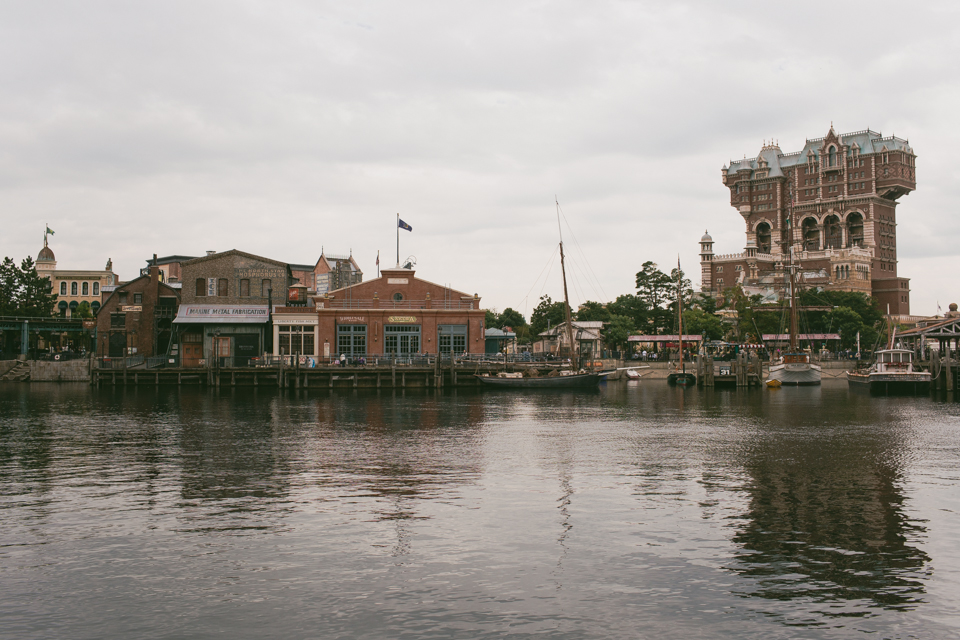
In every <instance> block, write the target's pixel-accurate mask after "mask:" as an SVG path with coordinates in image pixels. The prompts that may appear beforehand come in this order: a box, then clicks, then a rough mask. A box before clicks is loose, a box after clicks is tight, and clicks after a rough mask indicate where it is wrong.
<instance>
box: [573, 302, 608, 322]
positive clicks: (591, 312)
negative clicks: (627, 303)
mask: <svg viewBox="0 0 960 640" xmlns="http://www.w3.org/2000/svg"><path fill="white" fill-rule="evenodd" d="M612 317H613V314H612V313H610V311H608V310H607V309H606V307H604V306H603V305H602V304H600V303H599V302H590V301H589V300H588V301H587V302H584V303H583V304H582V305H580V308H579V309H578V310H577V320H580V321H582V322H586V321H589V320H599V321H600V322H609V321H610V318H612Z"/></svg>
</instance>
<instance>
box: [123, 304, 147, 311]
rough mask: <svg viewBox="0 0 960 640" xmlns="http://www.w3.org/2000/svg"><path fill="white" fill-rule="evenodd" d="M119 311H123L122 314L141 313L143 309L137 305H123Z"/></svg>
mask: <svg viewBox="0 0 960 640" xmlns="http://www.w3.org/2000/svg"><path fill="white" fill-rule="evenodd" d="M120 311H123V312H124V313H128V312H131V311H143V307H142V306H141V305H139V304H131V305H123V306H122V307H120Z"/></svg>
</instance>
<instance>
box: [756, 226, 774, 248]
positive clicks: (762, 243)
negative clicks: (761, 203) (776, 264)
mask: <svg viewBox="0 0 960 640" xmlns="http://www.w3.org/2000/svg"><path fill="white" fill-rule="evenodd" d="M770 248H771V245H770V225H769V224H768V223H766V222H761V223H760V224H758V225H757V251H759V252H760V253H770Z"/></svg>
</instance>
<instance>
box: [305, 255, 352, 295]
mask: <svg viewBox="0 0 960 640" xmlns="http://www.w3.org/2000/svg"><path fill="white" fill-rule="evenodd" d="M290 269H291V270H292V272H293V277H294V278H296V279H297V280H299V281H300V284H302V285H303V286H305V287H306V288H307V293H308V294H316V293H326V292H328V291H334V290H336V289H342V288H344V287H349V286H350V285H354V284H358V283H360V282H363V271H361V270H360V266H359V265H358V264H357V261H356V260H354V258H353V254H352V253H351V254H349V255H335V254H329V255H327V254H326V252H324V251H323V250H322V249H321V251H320V258H319V259H317V262H316V263H315V264H312V265H311V264H291V265H290Z"/></svg>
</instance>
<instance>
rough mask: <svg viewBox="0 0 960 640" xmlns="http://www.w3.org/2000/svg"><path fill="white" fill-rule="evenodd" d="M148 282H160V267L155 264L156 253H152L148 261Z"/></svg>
mask: <svg viewBox="0 0 960 640" xmlns="http://www.w3.org/2000/svg"><path fill="white" fill-rule="evenodd" d="M148 272H149V274H150V282H153V283H157V282H160V267H158V266H157V254H153V260H151V261H150V269H149V271H148Z"/></svg>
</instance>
